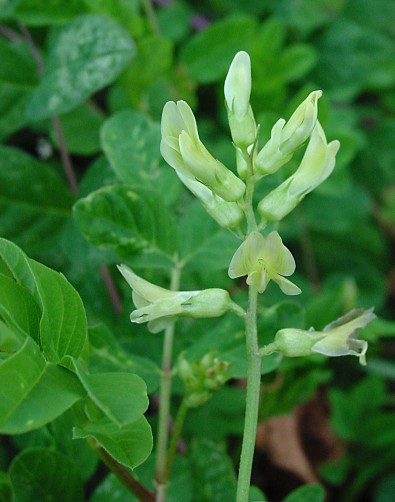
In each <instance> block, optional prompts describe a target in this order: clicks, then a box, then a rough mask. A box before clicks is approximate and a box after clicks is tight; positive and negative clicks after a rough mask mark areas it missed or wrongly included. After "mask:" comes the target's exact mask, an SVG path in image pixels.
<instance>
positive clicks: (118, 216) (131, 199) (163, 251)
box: [74, 185, 175, 262]
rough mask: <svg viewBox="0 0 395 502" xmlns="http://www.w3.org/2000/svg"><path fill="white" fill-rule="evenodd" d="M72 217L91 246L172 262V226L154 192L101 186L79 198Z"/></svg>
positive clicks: (173, 240) (167, 213)
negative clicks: (123, 250)
mask: <svg viewBox="0 0 395 502" xmlns="http://www.w3.org/2000/svg"><path fill="white" fill-rule="evenodd" d="M74 216H75V219H76V223H77V226H78V227H79V229H80V231H81V232H82V234H83V235H84V236H85V237H86V238H87V239H88V240H90V241H91V242H93V244H96V245H102V246H114V247H117V248H124V249H127V250H128V251H129V252H130V251H139V252H142V253H147V254H149V255H150V256H151V257H153V256H155V255H156V256H158V255H159V256H160V257H162V258H163V259H164V260H165V261H167V262H170V261H171V260H172V256H173V253H174V251H175V239H174V235H175V228H174V224H173V223H172V218H171V216H170V214H169V212H168V211H167V210H166V208H165V207H164V206H163V204H162V203H161V199H160V196H159V195H158V194H157V193H156V192H154V191H151V190H148V189H146V188H144V189H143V188H142V187H138V188H137V187H136V188H134V187H131V186H124V185H112V186H108V187H104V188H102V189H100V190H97V191H96V192H93V193H91V194H90V195H88V197H85V198H84V199H80V200H79V201H78V202H77V203H76V205H75V206H74Z"/></svg>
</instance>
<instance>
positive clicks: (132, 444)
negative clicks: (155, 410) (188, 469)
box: [73, 417, 152, 469]
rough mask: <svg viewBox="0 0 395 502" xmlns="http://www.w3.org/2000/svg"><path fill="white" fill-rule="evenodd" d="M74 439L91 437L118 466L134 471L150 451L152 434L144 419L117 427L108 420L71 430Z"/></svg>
mask: <svg viewBox="0 0 395 502" xmlns="http://www.w3.org/2000/svg"><path fill="white" fill-rule="evenodd" d="M73 437H74V438H87V437H93V438H95V439H96V441H97V442H98V443H99V444H100V445H101V446H102V447H103V448H104V449H105V450H106V451H107V452H108V453H109V454H110V455H111V456H112V457H114V458H115V460H117V461H118V462H119V463H120V464H123V465H126V467H130V468H131V469H134V468H135V467H137V466H138V465H140V464H141V463H143V462H144V460H146V458H147V457H148V455H149V454H150V453H151V450H152V432H151V427H150V426H149V424H148V422H147V420H146V418H145V417H141V418H140V419H139V420H137V421H136V422H133V423H132V424H128V425H125V426H124V427H118V426H117V425H115V424H114V423H112V422H110V421H109V420H108V419H107V420H106V419H104V420H101V421H100V422H99V423H90V424H88V425H87V426H86V427H84V428H83V429H81V428H78V427H75V428H74V429H73Z"/></svg>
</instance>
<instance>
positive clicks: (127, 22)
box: [83, 0, 145, 36]
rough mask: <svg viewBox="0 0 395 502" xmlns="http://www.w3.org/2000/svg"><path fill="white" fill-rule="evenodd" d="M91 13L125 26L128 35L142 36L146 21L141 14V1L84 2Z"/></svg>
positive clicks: (101, 0) (91, 0)
mask: <svg viewBox="0 0 395 502" xmlns="http://www.w3.org/2000/svg"><path fill="white" fill-rule="evenodd" d="M83 2H84V4H85V5H86V6H87V8H88V9H89V11H90V12H92V13H95V14H104V15H106V16H108V17H109V18H111V19H113V20H114V21H116V22H117V23H118V24H120V25H121V26H123V27H124V28H125V29H126V31H127V32H128V33H131V34H132V35H136V36H141V33H142V31H143V30H144V29H145V24H144V22H145V20H143V18H142V16H141V14H142V13H141V12H140V2H139V0H112V1H111V2H109V1H108V0H83Z"/></svg>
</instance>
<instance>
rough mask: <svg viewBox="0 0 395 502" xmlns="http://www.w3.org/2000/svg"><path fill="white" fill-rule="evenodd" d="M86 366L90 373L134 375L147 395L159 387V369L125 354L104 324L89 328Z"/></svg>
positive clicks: (141, 359) (142, 358)
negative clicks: (144, 387) (125, 373)
mask: <svg viewBox="0 0 395 502" xmlns="http://www.w3.org/2000/svg"><path fill="white" fill-rule="evenodd" d="M88 366H89V371H90V372H91V373H98V372H109V371H111V372H123V371H129V372H130V373H135V374H137V375H138V376H139V377H141V378H142V379H143V380H144V381H145V383H146V385H147V391H148V393H149V394H151V393H152V392H154V391H155V390H156V389H157V388H158V386H159V380H160V374H161V370H160V368H159V367H158V366H157V365H156V364H155V363H154V362H153V361H151V360H150V359H148V358H146V357H141V356H136V355H135V354H132V353H130V352H126V351H125V350H124V348H123V347H122V346H121V345H120V344H119V342H118V340H117V339H116V338H115V337H114V336H113V334H112V333H111V331H110V330H109V329H108V328H107V326H105V325H104V324H98V325H96V326H92V327H90V328H89V359H88Z"/></svg>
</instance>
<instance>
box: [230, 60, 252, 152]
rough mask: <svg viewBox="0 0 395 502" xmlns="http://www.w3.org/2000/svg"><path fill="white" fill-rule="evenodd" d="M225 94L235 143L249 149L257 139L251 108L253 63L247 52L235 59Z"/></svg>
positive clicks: (231, 66)
mask: <svg viewBox="0 0 395 502" xmlns="http://www.w3.org/2000/svg"><path fill="white" fill-rule="evenodd" d="M224 93H225V104H226V109H227V112H228V119H229V126H230V130H231V133H232V139H233V142H234V144H235V145H236V146H238V147H240V148H247V147H248V146H249V145H251V144H252V143H254V142H255V139H256V124H255V119H254V115H253V113H252V109H251V106H250V94H251V61H250V56H249V55H248V54H247V52H244V51H240V52H238V53H237V54H236V56H235V57H234V59H233V61H232V64H231V65H230V68H229V71H228V74H227V76H226V79H225V86H224Z"/></svg>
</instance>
